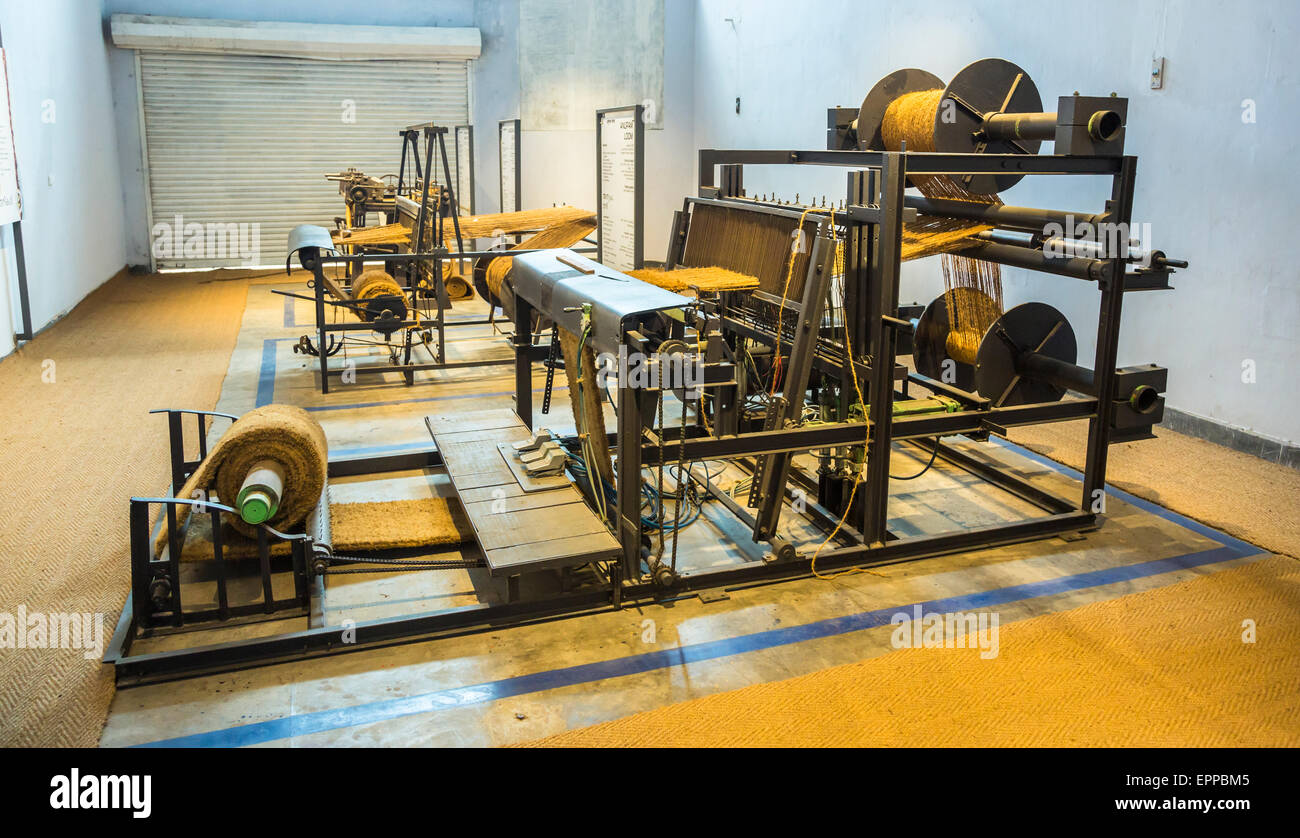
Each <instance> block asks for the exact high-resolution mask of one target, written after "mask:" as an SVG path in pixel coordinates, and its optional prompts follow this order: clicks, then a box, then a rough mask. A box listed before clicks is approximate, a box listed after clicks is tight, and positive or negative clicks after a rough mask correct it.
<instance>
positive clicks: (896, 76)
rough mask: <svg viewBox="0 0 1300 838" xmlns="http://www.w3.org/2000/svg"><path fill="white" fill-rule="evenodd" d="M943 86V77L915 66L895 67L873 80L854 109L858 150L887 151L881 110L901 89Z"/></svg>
mask: <svg viewBox="0 0 1300 838" xmlns="http://www.w3.org/2000/svg"><path fill="white" fill-rule="evenodd" d="M943 86H944V84H943V79H941V78H939V77H938V76H936V75H935V74H934V73H928V72H926V71H925V70H918V69H916V68H915V67H912V68H908V69H906V70H895V71H894V72H892V73H890V74H889V75H887V76H885V77H884V78H883V79H881V80H880V81H878V82H876V86H875V87H873V88H871V91H870V92H868V93H867V98H865V99H863V100H862V107H861V108H859V109H858V121H857V132H858V148H859V149H861V150H862V151H887V150H888V149H886V148H885V138H884V135H883V134H882V133H881V126H882V125H884V123H885V111H887V110H889V105H890V103H891V102H893V101H894V100H895V99H897V98H898V97H899V96H902V95H903V94H905V93H920V92H921V91H923V90H938V89H940V88H942V87H943Z"/></svg>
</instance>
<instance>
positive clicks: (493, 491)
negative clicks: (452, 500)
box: [459, 483, 524, 506]
mask: <svg viewBox="0 0 1300 838" xmlns="http://www.w3.org/2000/svg"><path fill="white" fill-rule="evenodd" d="M523 495H524V490H523V487H521V486H520V485H519V484H518V483H515V484H513V485H511V484H509V483H507V484H505V485H502V486H482V487H479V488H475V489H463V490H461V492H460V493H459V497H460V502H461V503H463V504H464V505H465V506H469V505H470V504H471V503H479V502H481V501H487V500H496V499H497V498H499V497H506V498H517V497H521V496H523Z"/></svg>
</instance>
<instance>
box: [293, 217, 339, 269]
mask: <svg viewBox="0 0 1300 838" xmlns="http://www.w3.org/2000/svg"><path fill="white" fill-rule="evenodd" d="M307 247H315V248H317V249H319V250H322V251H329V252H330V253H338V248H336V247H335V246H334V239H332V238H330V231H329V230H326V229H325V228H324V227H321V226H319V225H316V224H299V225H298V226H297V227H294V228H293V229H292V230H290V231H289V256H288V258H289V259H292V258H293V255H294V254H295V253H297V252H298V251H300V250H302V249H303V248H307ZM287 261H288V260H286V262H287Z"/></svg>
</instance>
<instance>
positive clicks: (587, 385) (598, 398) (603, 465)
mask: <svg viewBox="0 0 1300 838" xmlns="http://www.w3.org/2000/svg"><path fill="white" fill-rule="evenodd" d="M578 342H579V341H578V336H577V335H575V334H573V333H572V332H570V331H568V330H566V329H560V350H561V351H562V352H563V353H564V376H565V378H567V379H568V382H569V406H570V407H572V408H573V422H574V424H575V425H576V426H577V430H578V436H586V437H587V439H588V440H589V442H590V444H591V450H592V452H593V456H594V457H595V458H596V463H595V466H594V467H593V466H592V464H591V463H588V464H587V468H588V469H589V470H594V471H595V472H596V473H598V474H599V475H600V476H601V479H603V480H604V481H605V483H606V484H607V485H609V486H613V485H614V466H613V464H612V462H611V460H610V455H609V434H608V433H607V432H606V430H605V401H604V394H603V393H601V392H600V385H599V384H597V383H596V353H595V351H594V350H593V349H592V348H591V344H590V343H588V344H587V345H586V346H584V347H582V352H581V357H579V354H580V353H579V352H578ZM579 385H581V386H579Z"/></svg>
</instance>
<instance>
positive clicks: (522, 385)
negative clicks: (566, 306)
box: [513, 297, 533, 431]
mask: <svg viewBox="0 0 1300 838" xmlns="http://www.w3.org/2000/svg"><path fill="white" fill-rule="evenodd" d="M513 341H514V346H515V413H517V414H518V415H519V418H520V419H521V420H522V421H523V423H524V424H525V425H526V426H527V427H528V429H529V430H530V431H531V430H532V429H533V359H532V350H533V307H532V306H531V305H529V303H528V301H527V300H525V299H523V298H522V297H515V336H514V339H513Z"/></svg>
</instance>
